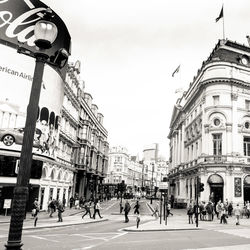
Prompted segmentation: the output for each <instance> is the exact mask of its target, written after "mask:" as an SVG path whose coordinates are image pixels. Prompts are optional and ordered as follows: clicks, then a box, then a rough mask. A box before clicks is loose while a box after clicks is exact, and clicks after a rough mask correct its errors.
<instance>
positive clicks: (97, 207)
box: [93, 200, 102, 220]
mask: <svg viewBox="0 0 250 250" xmlns="http://www.w3.org/2000/svg"><path fill="white" fill-rule="evenodd" d="M100 209H101V206H100V203H99V200H96V201H95V205H94V214H93V219H94V220H95V215H96V213H98V215H99V217H100V219H102V216H101V215H100Z"/></svg>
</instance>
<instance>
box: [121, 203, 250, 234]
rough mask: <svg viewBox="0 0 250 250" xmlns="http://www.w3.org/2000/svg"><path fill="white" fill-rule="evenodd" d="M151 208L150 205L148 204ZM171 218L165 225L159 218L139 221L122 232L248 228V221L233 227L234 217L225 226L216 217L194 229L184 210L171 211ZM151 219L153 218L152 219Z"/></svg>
mask: <svg viewBox="0 0 250 250" xmlns="http://www.w3.org/2000/svg"><path fill="white" fill-rule="evenodd" d="M148 205H149V206H151V205H150V204H148ZM171 213H173V216H171V215H170V216H169V217H167V223H166V224H165V221H164V220H163V218H162V222H161V224H160V218H158V219H154V220H152V221H149V222H145V223H143V220H142V219H141V222H140V225H139V228H136V226H132V227H127V228H124V229H123V230H124V231H131V232H142V231H177V230H203V229H236V228H250V219H246V218H245V217H244V219H242V218H241V219H240V225H239V226H236V225H235V216H232V217H229V218H228V219H227V221H228V223H227V224H220V220H218V219H217V218H216V217H215V218H214V220H213V221H200V220H199V222H198V227H196V224H195V219H194V218H193V222H194V224H188V216H187V211H186V209H171ZM152 218H153V217H152Z"/></svg>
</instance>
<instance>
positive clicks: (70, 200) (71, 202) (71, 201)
mask: <svg viewBox="0 0 250 250" xmlns="http://www.w3.org/2000/svg"><path fill="white" fill-rule="evenodd" d="M74 202H75V199H74V197H73V196H71V197H70V199H69V208H72V207H73V204H74Z"/></svg>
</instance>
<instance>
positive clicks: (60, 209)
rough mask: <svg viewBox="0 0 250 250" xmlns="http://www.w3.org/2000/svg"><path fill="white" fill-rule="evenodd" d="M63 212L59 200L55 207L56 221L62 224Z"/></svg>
mask: <svg viewBox="0 0 250 250" xmlns="http://www.w3.org/2000/svg"><path fill="white" fill-rule="evenodd" d="M63 212H64V208H63V204H62V202H61V201H60V200H58V205H57V213H58V214H57V215H58V221H57V222H63V219H62V213H63Z"/></svg>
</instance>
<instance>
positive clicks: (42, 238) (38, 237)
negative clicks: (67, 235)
mask: <svg viewBox="0 0 250 250" xmlns="http://www.w3.org/2000/svg"><path fill="white" fill-rule="evenodd" d="M29 237H32V238H35V239H39V240H46V241H51V242H56V243H58V242H60V241H58V240H50V239H47V238H44V237H40V236H34V235H29Z"/></svg>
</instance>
